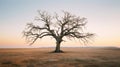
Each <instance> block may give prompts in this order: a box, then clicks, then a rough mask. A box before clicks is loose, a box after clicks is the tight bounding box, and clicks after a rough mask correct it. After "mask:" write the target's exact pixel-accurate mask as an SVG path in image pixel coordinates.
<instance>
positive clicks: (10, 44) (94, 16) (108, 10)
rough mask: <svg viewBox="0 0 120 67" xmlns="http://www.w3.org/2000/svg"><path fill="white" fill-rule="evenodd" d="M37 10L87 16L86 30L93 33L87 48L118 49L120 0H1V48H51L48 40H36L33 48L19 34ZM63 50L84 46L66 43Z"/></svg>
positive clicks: (46, 38) (119, 43)
mask: <svg viewBox="0 0 120 67" xmlns="http://www.w3.org/2000/svg"><path fill="white" fill-rule="evenodd" d="M37 10H45V11H47V12H49V13H54V12H57V13H59V14H60V13H61V11H62V10H64V11H68V12H70V13H72V14H75V15H77V16H81V17H86V18H87V20H88V23H87V25H86V27H87V31H89V32H92V33H95V35H96V36H95V37H94V39H93V40H92V41H91V42H90V43H89V44H88V45H87V46H114V47H120V0H0V48H32V47H51V46H52V47H54V46H55V40H54V39H51V38H50V37H45V38H43V39H39V40H38V41H36V42H35V43H34V44H33V45H32V46H29V44H28V43H26V41H25V38H23V36H22V35H23V34H22V31H23V30H24V29H25V26H26V23H28V22H33V20H34V18H35V16H38V13H37ZM61 46H63V47H80V46H85V45H83V44H81V43H80V42H79V41H78V40H72V41H71V40H67V41H66V42H63V43H62V44H61Z"/></svg>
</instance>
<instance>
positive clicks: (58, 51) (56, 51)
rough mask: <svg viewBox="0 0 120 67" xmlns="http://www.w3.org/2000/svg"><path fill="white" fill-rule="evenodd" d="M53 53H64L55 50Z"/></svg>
mask: <svg viewBox="0 0 120 67" xmlns="http://www.w3.org/2000/svg"><path fill="white" fill-rule="evenodd" d="M53 53H64V52H63V51H62V50H55V51H53Z"/></svg>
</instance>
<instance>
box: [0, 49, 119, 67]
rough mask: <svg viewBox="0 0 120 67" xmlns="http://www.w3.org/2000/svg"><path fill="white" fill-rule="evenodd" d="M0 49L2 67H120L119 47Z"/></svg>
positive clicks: (0, 64)
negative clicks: (54, 50) (60, 51)
mask: <svg viewBox="0 0 120 67" xmlns="http://www.w3.org/2000/svg"><path fill="white" fill-rule="evenodd" d="M53 49H54V48H36V49H31V48H30V49H22V48H21V49H0V67H120V49H119V48H62V50H64V51H65V53H50V51H52V50H53Z"/></svg>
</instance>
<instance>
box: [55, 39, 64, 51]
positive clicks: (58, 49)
mask: <svg viewBox="0 0 120 67" xmlns="http://www.w3.org/2000/svg"><path fill="white" fill-rule="evenodd" d="M60 43H61V42H58V41H57V42H56V48H55V51H54V52H55V53H62V52H63V51H61V50H60Z"/></svg>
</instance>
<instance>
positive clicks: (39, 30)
mask: <svg viewBox="0 0 120 67" xmlns="http://www.w3.org/2000/svg"><path fill="white" fill-rule="evenodd" d="M38 13H39V16H37V17H36V18H35V21H39V22H42V23H44V24H43V26H38V25H33V23H28V24H27V28H26V29H25V31H24V36H25V37H26V39H27V41H28V42H30V45H32V44H33V43H34V42H35V41H36V40H37V39H39V38H43V37H45V36H51V37H53V38H54V39H55V40H56V49H55V51H54V52H56V53H59V52H62V51H61V50H60V44H61V42H63V41H64V40H63V38H64V37H67V38H68V39H70V38H77V39H80V40H81V41H82V42H88V39H90V38H91V37H92V36H93V35H94V34H92V33H85V32H84V31H83V29H84V26H85V25H86V23H87V21H86V18H84V17H82V18H81V17H79V16H76V15H72V14H70V13H69V12H66V11H63V16H61V17H60V16H58V14H57V13H55V15H54V16H52V15H49V14H48V13H47V12H46V11H38Z"/></svg>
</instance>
